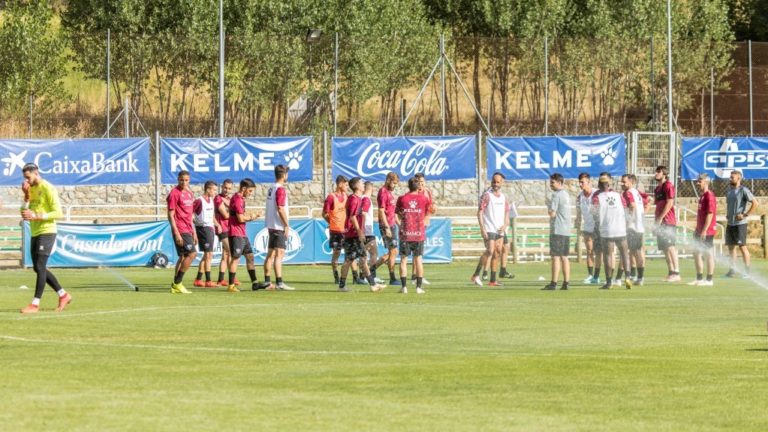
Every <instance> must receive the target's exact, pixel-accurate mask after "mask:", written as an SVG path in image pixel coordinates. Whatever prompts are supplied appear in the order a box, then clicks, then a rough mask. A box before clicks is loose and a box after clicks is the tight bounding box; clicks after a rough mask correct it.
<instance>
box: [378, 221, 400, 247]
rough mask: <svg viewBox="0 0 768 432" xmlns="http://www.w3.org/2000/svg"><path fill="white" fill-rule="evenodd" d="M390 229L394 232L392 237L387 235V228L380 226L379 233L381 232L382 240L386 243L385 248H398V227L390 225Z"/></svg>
mask: <svg viewBox="0 0 768 432" xmlns="http://www.w3.org/2000/svg"><path fill="white" fill-rule="evenodd" d="M389 230H390V231H391V233H390V234H392V236H391V237H389V236H387V234H386V231H387V230H385V229H384V228H381V227H379V233H381V242H382V243H384V248H385V249H386V250H392V249H397V241H396V240H395V238H397V227H396V226H390V227H389Z"/></svg>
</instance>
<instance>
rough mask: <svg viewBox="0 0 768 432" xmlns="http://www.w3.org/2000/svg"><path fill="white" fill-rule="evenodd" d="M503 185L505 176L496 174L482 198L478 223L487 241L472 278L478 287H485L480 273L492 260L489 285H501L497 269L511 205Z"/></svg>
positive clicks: (484, 239) (478, 212) (478, 211)
mask: <svg viewBox="0 0 768 432" xmlns="http://www.w3.org/2000/svg"><path fill="white" fill-rule="evenodd" d="M503 184H504V175H503V174H501V173H495V174H494V175H493V177H492V178H491V188H490V189H488V190H486V191H485V192H484V193H483V195H482V196H481V197H480V205H479V208H478V210H477V221H478V223H479V224H480V234H481V235H482V236H483V241H485V252H484V253H483V255H482V256H480V262H479V263H478V264H477V268H476V269H475V273H474V274H473V275H472V278H471V280H472V282H473V283H474V284H475V285H478V286H483V282H482V280H480V272H482V270H483V268H484V267H485V264H486V262H487V261H488V260H489V259H490V260H491V281H490V283H488V285H489V286H500V285H501V284H500V283H498V282H497V281H496V270H495V269H496V266H497V263H498V261H499V259H500V258H501V254H502V251H503V248H504V234H505V233H506V232H507V224H508V223H509V204H508V201H507V197H506V195H504V194H503V193H502V192H501V187H502V185H503Z"/></svg>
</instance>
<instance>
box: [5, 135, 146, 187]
mask: <svg viewBox="0 0 768 432" xmlns="http://www.w3.org/2000/svg"><path fill="white" fill-rule="evenodd" d="M30 162H32V163H35V164H37V166H38V167H39V168H40V173H41V174H42V175H43V177H45V179H46V180H48V181H49V182H51V183H53V184H55V185H57V186H93V185H109V184H139V183H149V138H115V139H64V140H8V139H4V140H0V165H2V175H0V186H18V185H20V184H21V182H22V180H23V176H22V173H21V169H22V167H23V166H24V164H26V163H30Z"/></svg>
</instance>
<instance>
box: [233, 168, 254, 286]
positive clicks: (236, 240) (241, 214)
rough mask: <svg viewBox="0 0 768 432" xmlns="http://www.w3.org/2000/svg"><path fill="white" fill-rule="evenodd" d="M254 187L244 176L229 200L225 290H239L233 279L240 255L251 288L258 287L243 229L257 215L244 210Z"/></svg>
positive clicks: (249, 243) (235, 276)
mask: <svg viewBox="0 0 768 432" xmlns="http://www.w3.org/2000/svg"><path fill="white" fill-rule="evenodd" d="M255 189H256V184H255V183H253V180H251V179H249V178H245V179H243V180H241V181H240V190H239V191H238V192H237V193H236V194H234V195H232V198H231V199H230V200H229V285H228V286H227V292H233V293H234V292H239V291H240V290H239V289H238V288H237V286H235V280H236V278H237V264H238V263H239V262H240V257H241V256H245V265H246V268H247V269H248V276H250V277H251V289H258V287H259V282H258V280H256V264H254V262H253V248H252V247H251V241H250V240H249V239H248V234H247V233H246V231H245V224H246V223H248V222H251V221H254V220H256V219H257V218H258V217H259V214H258V213H257V212H247V211H246V210H245V200H246V198H248V197H249V196H251V195H253V192H254V190H255Z"/></svg>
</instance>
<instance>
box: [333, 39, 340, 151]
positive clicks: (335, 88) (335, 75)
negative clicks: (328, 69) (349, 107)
mask: <svg viewBox="0 0 768 432" xmlns="http://www.w3.org/2000/svg"><path fill="white" fill-rule="evenodd" d="M338 109H339V32H336V33H335V46H334V54H333V136H336V122H337V120H336V119H337V111H338Z"/></svg>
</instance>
